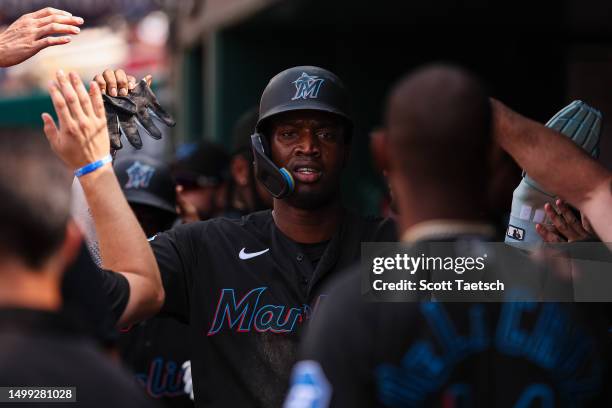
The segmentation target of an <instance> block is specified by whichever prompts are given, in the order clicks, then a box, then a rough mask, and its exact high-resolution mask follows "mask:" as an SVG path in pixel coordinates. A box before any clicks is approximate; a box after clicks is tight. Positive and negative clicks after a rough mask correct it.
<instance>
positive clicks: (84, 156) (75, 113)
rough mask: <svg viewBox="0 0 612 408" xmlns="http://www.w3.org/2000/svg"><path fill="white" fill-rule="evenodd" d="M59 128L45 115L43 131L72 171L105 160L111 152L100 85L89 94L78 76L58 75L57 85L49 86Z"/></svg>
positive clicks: (91, 85)
mask: <svg viewBox="0 0 612 408" xmlns="http://www.w3.org/2000/svg"><path fill="white" fill-rule="evenodd" d="M49 93H50V94H51V100H52V101H53V107H54V108H55V112H56V113H57V116H58V119H59V128H58V127H57V126H56V124H55V122H54V121H53V119H52V118H51V116H50V115H49V114H48V113H43V115H42V119H43V122H44V131H45V135H46V136H47V139H48V140H49V143H50V144H51V147H52V148H53V150H54V151H55V153H56V154H57V155H58V156H59V157H60V158H61V159H62V160H64V162H65V163H66V164H67V165H68V166H70V168H72V169H77V168H80V167H83V166H85V165H86V164H89V163H92V162H95V161H97V160H100V159H102V158H103V157H105V156H106V155H108V154H109V152H110V142H109V138H108V130H107V128H106V115H105V113H104V103H103V102H102V94H101V93H100V88H99V87H98V84H97V83H96V82H94V81H92V82H91V84H90V92H89V93H87V90H86V89H85V86H84V85H83V82H81V79H80V78H79V76H78V75H77V74H76V73H74V72H71V73H70V74H69V76H68V77H67V76H66V75H65V74H64V72H63V71H61V70H60V71H58V72H57V82H52V83H51V84H50V85H49Z"/></svg>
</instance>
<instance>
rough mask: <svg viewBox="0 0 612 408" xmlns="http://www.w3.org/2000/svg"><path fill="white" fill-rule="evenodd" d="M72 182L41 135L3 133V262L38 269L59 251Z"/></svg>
mask: <svg viewBox="0 0 612 408" xmlns="http://www.w3.org/2000/svg"><path fill="white" fill-rule="evenodd" d="M71 179H72V177H71V175H70V173H69V171H68V170H67V168H66V167H65V166H64V164H63V163H62V162H61V161H60V160H59V159H58V158H57V157H56V156H55V155H54V154H53V152H52V150H51V148H50V147H49V144H48V143H47V141H46V140H45V137H44V135H43V134H42V133H39V132H34V131H31V130H23V129H3V130H1V131H0V257H2V258H7V257H11V258H17V259H20V260H21V261H23V262H24V263H25V264H26V265H28V266H30V267H33V268H37V267H40V266H41V265H42V264H43V263H44V262H45V261H46V260H47V259H48V258H49V256H51V255H52V254H53V253H54V252H55V251H56V250H57V249H58V248H59V246H60V245H61V243H62V242H63V240H64V237H65V232H66V225H67V222H68V219H69V217H70V181H71Z"/></svg>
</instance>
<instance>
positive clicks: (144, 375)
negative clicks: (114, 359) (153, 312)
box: [117, 317, 193, 408]
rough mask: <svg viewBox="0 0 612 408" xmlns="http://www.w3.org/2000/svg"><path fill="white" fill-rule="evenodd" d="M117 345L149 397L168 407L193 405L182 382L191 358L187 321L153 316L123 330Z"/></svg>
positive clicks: (178, 407)
mask: <svg viewBox="0 0 612 408" xmlns="http://www.w3.org/2000/svg"><path fill="white" fill-rule="evenodd" d="M117 346H118V348H119V352H120V354H121V359H122V360H123V362H124V363H125V364H126V366H127V367H128V368H129V369H130V370H131V371H132V372H133V373H134V375H135V377H136V380H137V381H138V383H139V384H140V385H141V386H142V387H143V389H144V390H145V392H146V393H147V395H149V397H151V398H153V399H156V400H158V401H160V402H162V403H163V404H164V406H165V407H167V408H190V407H191V408H193V401H192V400H191V399H190V398H189V395H187V394H186V393H185V391H184V388H185V384H184V382H183V373H184V370H183V368H182V366H183V363H184V362H185V361H187V360H190V359H191V354H190V351H191V348H190V343H189V327H188V326H187V325H186V324H184V323H180V322H178V321H176V320H175V319H172V318H169V317H154V318H151V319H149V320H146V321H144V322H140V323H138V324H135V325H132V326H129V327H126V328H124V329H122V330H120V335H119V340H118V342H117Z"/></svg>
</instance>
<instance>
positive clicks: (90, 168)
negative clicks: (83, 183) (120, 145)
mask: <svg viewBox="0 0 612 408" xmlns="http://www.w3.org/2000/svg"><path fill="white" fill-rule="evenodd" d="M112 161H113V157H112V156H111V155H110V154H109V155H107V156H104V157H103V158H102V159H100V160H97V161H95V162H93V163H89V164H86V165H85V166H83V167H81V168H80V169H76V170H75V171H74V175H75V176H77V177H81V176H84V175H86V174H89V173H91V172H92V171H96V170H98V169H99V168H100V167H102V166H104V165H105V164H106V163H110V162H112Z"/></svg>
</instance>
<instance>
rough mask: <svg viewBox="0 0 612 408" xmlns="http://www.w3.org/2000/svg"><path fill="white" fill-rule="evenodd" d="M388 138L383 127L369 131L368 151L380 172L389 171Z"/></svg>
mask: <svg viewBox="0 0 612 408" xmlns="http://www.w3.org/2000/svg"><path fill="white" fill-rule="evenodd" d="M388 149H389V138H388V136H387V131H386V130H385V129H383V128H377V129H374V130H373V131H372V132H371V133H370V151H371V153H372V158H373V159H374V165H375V166H376V169H377V170H378V171H379V172H380V173H383V172H388V171H389V167H390V166H389V165H390V162H389V153H388V152H389V150H388Z"/></svg>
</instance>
